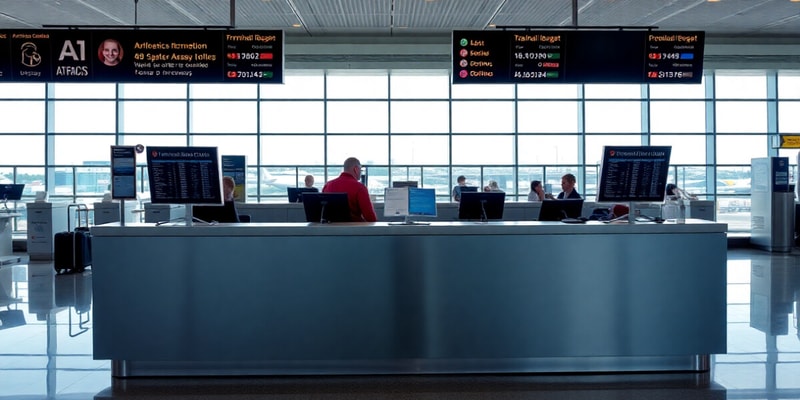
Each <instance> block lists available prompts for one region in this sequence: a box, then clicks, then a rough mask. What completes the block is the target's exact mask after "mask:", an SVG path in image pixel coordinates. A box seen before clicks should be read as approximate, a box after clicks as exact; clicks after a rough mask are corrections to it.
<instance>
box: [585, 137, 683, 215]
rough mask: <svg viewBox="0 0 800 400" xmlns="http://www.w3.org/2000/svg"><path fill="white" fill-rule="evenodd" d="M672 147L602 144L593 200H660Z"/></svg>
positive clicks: (620, 201)
mask: <svg viewBox="0 0 800 400" xmlns="http://www.w3.org/2000/svg"><path fill="white" fill-rule="evenodd" d="M671 151H672V146H605V147H604V148H603V161H602V164H601V166H600V175H599V180H600V182H599V183H598V186H597V202H599V203H623V202H648V201H650V202H662V201H664V191H665V189H666V187H667V178H668V177H669V157H670V153H671Z"/></svg>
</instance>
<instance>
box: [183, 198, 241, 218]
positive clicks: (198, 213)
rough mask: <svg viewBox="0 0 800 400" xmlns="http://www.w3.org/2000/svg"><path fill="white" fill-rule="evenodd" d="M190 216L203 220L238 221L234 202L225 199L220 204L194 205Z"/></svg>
mask: <svg viewBox="0 0 800 400" xmlns="http://www.w3.org/2000/svg"><path fill="white" fill-rule="evenodd" d="M192 216H193V217H194V218H196V219H199V220H201V221H203V222H209V223H212V222H240V221H239V213H238V212H237V211H236V203H234V202H233V201H226V202H225V204H223V205H221V206H194V207H192Z"/></svg>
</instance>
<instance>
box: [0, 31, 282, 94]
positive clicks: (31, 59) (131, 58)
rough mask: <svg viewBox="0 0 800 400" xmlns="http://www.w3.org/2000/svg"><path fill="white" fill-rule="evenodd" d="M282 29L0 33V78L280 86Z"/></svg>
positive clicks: (22, 80) (18, 80)
mask: <svg viewBox="0 0 800 400" xmlns="http://www.w3.org/2000/svg"><path fill="white" fill-rule="evenodd" d="M283 55H284V52H283V31H256V30H247V31H244V30H241V31H240V30H177V29H175V30H173V29H170V30H0V82H4V81H5V82H8V81H14V82H148V83H175V82H189V83H215V82H232V83H245V82H249V83H254V82H257V83H283Z"/></svg>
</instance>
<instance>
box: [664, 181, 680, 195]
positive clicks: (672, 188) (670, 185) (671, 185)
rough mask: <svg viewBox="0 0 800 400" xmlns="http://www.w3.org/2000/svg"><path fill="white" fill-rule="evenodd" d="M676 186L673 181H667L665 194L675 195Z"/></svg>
mask: <svg viewBox="0 0 800 400" xmlns="http://www.w3.org/2000/svg"><path fill="white" fill-rule="evenodd" d="M677 188H678V185H676V184H674V183H668V184H667V190H666V195H667V196H675V195H676V194H677V193H675V189H677Z"/></svg>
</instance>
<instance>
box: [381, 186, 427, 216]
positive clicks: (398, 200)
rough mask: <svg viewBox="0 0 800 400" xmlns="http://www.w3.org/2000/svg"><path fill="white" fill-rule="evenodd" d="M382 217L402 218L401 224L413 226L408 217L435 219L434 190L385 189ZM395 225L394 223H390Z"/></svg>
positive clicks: (413, 188) (408, 187)
mask: <svg viewBox="0 0 800 400" xmlns="http://www.w3.org/2000/svg"><path fill="white" fill-rule="evenodd" d="M383 199H384V201H383V216H384V217H389V218H391V217H403V224H415V223H418V222H415V221H412V220H410V219H409V217H415V216H416V217H436V190H435V189H423V188H415V187H410V186H407V187H402V188H386V189H384V192H383ZM392 225H396V223H392Z"/></svg>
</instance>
